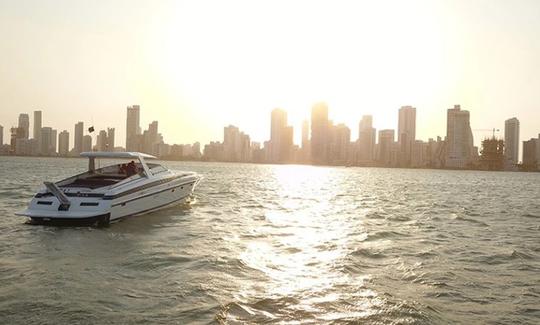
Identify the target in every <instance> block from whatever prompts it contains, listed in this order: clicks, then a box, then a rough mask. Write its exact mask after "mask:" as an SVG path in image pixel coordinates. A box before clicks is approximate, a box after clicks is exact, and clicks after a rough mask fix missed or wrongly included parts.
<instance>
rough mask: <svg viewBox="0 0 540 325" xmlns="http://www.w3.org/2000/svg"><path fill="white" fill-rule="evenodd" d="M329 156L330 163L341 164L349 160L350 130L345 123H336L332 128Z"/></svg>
mask: <svg viewBox="0 0 540 325" xmlns="http://www.w3.org/2000/svg"><path fill="white" fill-rule="evenodd" d="M332 140H333V141H332V143H331V144H330V148H331V150H330V151H331V153H332V155H331V158H332V163H334V164H338V165H343V164H346V163H347V162H348V160H349V148H350V144H351V130H350V129H349V128H348V127H347V126H346V125H345V124H338V125H336V126H334V127H333V128H332Z"/></svg>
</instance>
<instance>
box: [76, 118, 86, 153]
mask: <svg viewBox="0 0 540 325" xmlns="http://www.w3.org/2000/svg"><path fill="white" fill-rule="evenodd" d="M83 136H84V123H83V122H78V123H77V124H75V133H74V136H73V137H74V139H73V152H74V153H75V154H76V155H78V154H80V153H81V152H83Z"/></svg>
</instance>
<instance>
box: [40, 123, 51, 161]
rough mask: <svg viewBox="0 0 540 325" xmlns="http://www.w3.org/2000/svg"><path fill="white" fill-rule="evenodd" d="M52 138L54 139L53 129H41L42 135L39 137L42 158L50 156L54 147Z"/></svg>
mask: <svg viewBox="0 0 540 325" xmlns="http://www.w3.org/2000/svg"><path fill="white" fill-rule="evenodd" d="M52 138H53V129H52V128H50V127H42V128H41V134H40V136H39V146H38V147H39V148H40V151H39V153H40V154H41V155H42V156H50V155H51V152H52V149H53V146H52V141H51V140H52Z"/></svg>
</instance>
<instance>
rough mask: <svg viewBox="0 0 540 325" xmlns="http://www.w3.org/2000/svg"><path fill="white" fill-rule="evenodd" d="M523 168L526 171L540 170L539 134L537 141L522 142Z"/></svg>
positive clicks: (533, 139)
mask: <svg viewBox="0 0 540 325" xmlns="http://www.w3.org/2000/svg"><path fill="white" fill-rule="evenodd" d="M523 168H524V169H525V170H528V171H538V170H540V134H539V135H538V138H537V139H535V138H532V139H530V140H529V141H523Z"/></svg>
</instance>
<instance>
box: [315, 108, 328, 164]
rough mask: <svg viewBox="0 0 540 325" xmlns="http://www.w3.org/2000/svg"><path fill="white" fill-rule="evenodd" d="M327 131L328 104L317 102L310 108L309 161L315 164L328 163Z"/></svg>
mask: <svg viewBox="0 0 540 325" xmlns="http://www.w3.org/2000/svg"><path fill="white" fill-rule="evenodd" d="M328 131H329V121H328V106H327V105H326V104H325V103H317V104H315V105H314V106H313V108H312V109H311V162H312V163H314V164H316V165H324V164H327V163H328V142H329V141H328V140H329V134H328V133H329V132H328Z"/></svg>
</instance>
